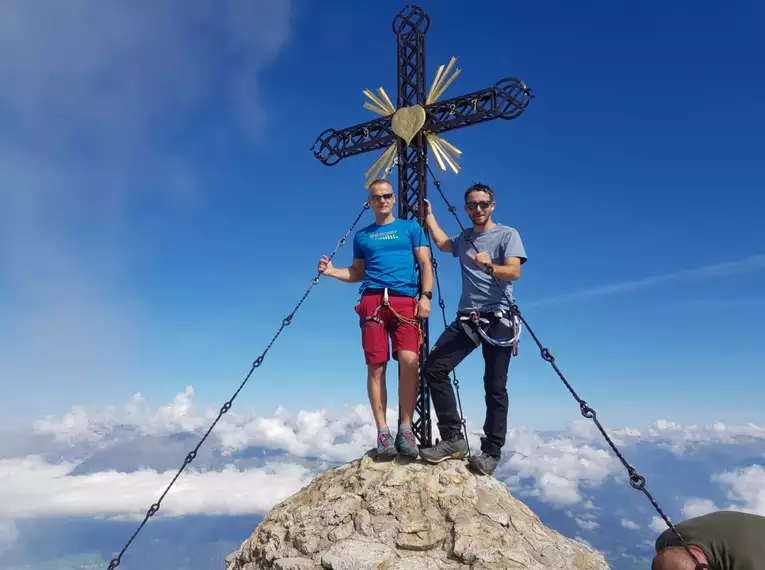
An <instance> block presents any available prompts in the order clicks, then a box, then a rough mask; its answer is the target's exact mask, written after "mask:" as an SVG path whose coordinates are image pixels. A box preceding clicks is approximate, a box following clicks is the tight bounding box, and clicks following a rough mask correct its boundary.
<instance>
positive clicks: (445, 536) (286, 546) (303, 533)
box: [226, 455, 609, 570]
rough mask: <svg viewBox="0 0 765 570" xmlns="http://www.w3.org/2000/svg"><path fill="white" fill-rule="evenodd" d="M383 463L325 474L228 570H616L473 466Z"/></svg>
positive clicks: (361, 462)
mask: <svg viewBox="0 0 765 570" xmlns="http://www.w3.org/2000/svg"><path fill="white" fill-rule="evenodd" d="M406 461H407V460H403V459H401V460H394V461H387V462H376V461H374V460H373V459H372V458H371V457H370V456H369V455H365V456H364V457H362V458H361V459H358V460H355V461H352V462H350V463H346V464H345V465H342V466H341V467H338V468H336V469H332V470H331V471H327V472H325V473H322V474H321V475H318V476H317V477H316V478H315V479H314V480H313V481H312V482H311V483H310V484H309V485H307V486H306V487H304V488H303V489H301V490H300V491H299V492H298V493H296V494H295V495H293V496H292V497H290V498H288V499H287V500H285V501H283V502H281V503H279V504H278V505H276V506H274V508H273V509H272V510H271V511H270V512H269V513H268V515H267V516H266V517H265V519H264V520H263V522H262V523H261V524H260V525H259V526H258V528H257V529H256V530H255V532H254V533H253V534H252V536H250V537H249V538H248V539H247V540H245V541H244V543H242V545H241V546H240V547H239V549H238V550H236V551H234V552H232V553H231V554H230V555H229V556H227V557H226V570H322V569H329V570H457V569H470V570H500V569H523V570H543V569H544V570H548V569H550V570H553V569H554V570H609V567H608V565H607V564H606V561H605V559H604V558H603V555H602V554H600V553H599V552H596V551H594V550H592V549H591V548H589V547H588V546H586V545H585V544H583V543H580V542H578V541H575V540H572V539H570V538H567V537H565V536H563V535H561V534H560V533H558V532H556V531H554V530H552V529H550V528H548V527H546V526H545V525H543V524H542V523H541V521H540V520H539V518H538V517H537V516H536V515H535V514H534V513H533V512H532V511H531V510H530V509H529V508H528V507H527V506H526V505H525V504H523V503H522V502H521V501H519V500H518V499H516V498H515V497H513V496H512V495H511V494H510V492H509V490H508V488H507V486H506V485H504V484H503V483H501V482H499V481H497V480H496V479H495V478H493V477H486V476H482V475H477V474H474V473H473V472H472V471H471V470H470V469H469V468H468V467H467V465H466V463H465V462H464V461H455V460H450V461H445V462H443V463H441V464H439V465H428V464H425V463H422V462H421V461H419V460H418V461H413V462H406Z"/></svg>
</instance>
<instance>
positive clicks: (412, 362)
mask: <svg viewBox="0 0 765 570" xmlns="http://www.w3.org/2000/svg"><path fill="white" fill-rule="evenodd" d="M418 360H419V356H418V355H417V353H416V352H412V351H411V350H401V351H399V353H398V362H399V364H402V365H404V366H417V361H418Z"/></svg>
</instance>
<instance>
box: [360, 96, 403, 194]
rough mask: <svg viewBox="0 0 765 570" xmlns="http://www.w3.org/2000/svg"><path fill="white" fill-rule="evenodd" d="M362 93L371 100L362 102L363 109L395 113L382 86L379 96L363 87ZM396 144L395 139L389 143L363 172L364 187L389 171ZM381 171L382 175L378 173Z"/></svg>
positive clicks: (394, 155) (387, 114)
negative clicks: (365, 180)
mask: <svg viewBox="0 0 765 570" xmlns="http://www.w3.org/2000/svg"><path fill="white" fill-rule="evenodd" d="M363 93H364V95H366V96H367V97H368V98H369V99H370V100H371V101H372V102H371V103H370V102H369V101H366V102H365V103H364V108H365V109H368V110H370V111H372V112H373V113H377V114H378V115H382V116H383V117H387V116H389V115H394V114H395V113H396V108H395V107H394V106H393V103H391V100H390V97H388V94H387V93H386V92H385V89H383V88H382V87H378V88H377V94H378V96H379V97H376V96H375V94H374V93H372V91H370V90H369V89H364V91H363ZM397 144H398V142H397V141H396V142H393V143H391V145H390V146H389V147H388V148H387V149H385V152H383V153H382V154H381V155H380V158H378V159H377V160H376V161H375V163H374V164H373V165H372V166H370V167H369V169H368V170H367V171H366V172H365V173H364V176H366V178H367V182H366V184H364V188H369V185H370V184H371V183H372V181H373V180H377V179H378V178H383V179H384V178H385V177H386V176H387V175H388V174H389V173H390V171H391V170H392V169H393V161H394V160H395V158H396V146H397ZM381 171H382V175H380V172H381Z"/></svg>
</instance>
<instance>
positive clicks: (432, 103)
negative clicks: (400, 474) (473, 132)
mask: <svg viewBox="0 0 765 570" xmlns="http://www.w3.org/2000/svg"><path fill="white" fill-rule="evenodd" d="M429 27H430V18H429V17H428V15H427V14H426V13H425V11H424V10H423V9H422V8H420V7H419V6H416V5H407V6H405V7H404V8H403V9H402V10H401V11H400V12H399V13H398V14H397V15H396V17H395V18H394V20H393V33H394V34H395V35H396V38H397V40H396V43H397V62H398V63H397V67H398V98H397V106H396V107H394V106H393V104H392V103H391V101H390V99H389V97H388V95H387V94H386V93H385V91H384V90H383V89H382V88H379V89H378V90H377V94H376V95H375V94H374V93H372V92H371V91H370V90H368V89H367V90H365V91H364V92H363V93H364V95H366V96H367V97H368V98H369V99H370V101H371V103H370V102H365V103H364V108H366V109H368V110H370V111H373V112H375V113H377V114H379V115H381V117H379V118H376V119H373V120H371V121H367V122H365V123H360V124H358V125H355V126H352V127H347V128H344V129H327V130H325V131H323V132H322V133H321V134H320V135H319V136H318V137H317V139H316V142H315V143H314V145H313V147H312V148H311V150H312V151H313V153H314V156H316V158H318V159H319V160H320V161H321V162H322V163H323V164H325V165H327V166H333V165H335V164H337V163H338V162H340V161H341V160H342V159H344V158H347V157H349V156H354V155H357V154H363V153H367V152H372V151H376V150H380V149H386V150H385V152H383V153H382V155H381V156H380V157H379V158H378V160H377V161H376V162H375V163H374V164H373V165H372V166H371V167H370V168H369V169H368V170H367V171H366V177H367V183H366V185H365V186H368V185H369V184H370V182H371V181H372V180H374V179H375V178H378V177H383V178H384V177H385V175H387V173H388V172H390V170H391V169H392V168H393V166H394V164H398V217H399V218H401V219H416V220H417V221H418V222H419V223H420V224H421V225H423V226H424V219H423V216H422V212H423V208H422V207H421V206H422V201H423V199H425V198H427V163H426V160H427V150H428V148H430V150H431V151H432V153H433V156H434V157H435V159H436V162H437V163H438V165H439V167H440V168H441V170H445V169H446V167H447V166H448V167H449V168H451V169H452V170H453V171H454V172H455V173H458V172H459V166H458V164H457V161H456V156H458V155H460V154H461V151H460V150H459V149H457V148H455V147H454V146H453V145H451V144H450V143H448V142H447V141H445V140H444V139H443V138H442V137H441V136H439V134H440V133H445V132H447V131H452V130H455V129H460V128H462V127H467V126H469V125H475V124H477V123H482V122H484V121H490V120H493V119H505V120H510V119H517V118H518V117H520V116H521V115H522V114H523V112H524V111H525V110H526V107H527V106H528V104H529V103H530V101H531V99H532V98H533V95H531V90H530V89H529V88H528V87H527V86H526V85H525V83H524V82H523V81H521V80H520V79H517V78H515V77H507V78H504V79H501V80H500V81H498V82H497V83H495V84H494V85H493V86H492V87H488V88H485V89H481V90H480V91H474V92H472V93H468V94H466V95H460V96H457V97H453V98H451V99H446V100H444V101H440V102H439V101H438V99H439V98H440V96H441V95H442V94H443V93H444V91H445V90H446V88H447V87H448V86H449V85H450V84H451V83H452V82H453V81H454V79H455V78H456V77H457V76H458V75H459V73H460V71H461V70H460V69H457V70H455V71H454V72H453V73H452V68H453V66H454V63H455V61H456V59H455V58H452V59H451V60H450V62H449V64H448V65H447V66H446V68H445V69H444V66H443V65H441V66H440V67H439V68H438V71H437V73H436V76H435V78H434V79H433V82H432V83H431V86H430V90H426V86H425V34H426V32H427V31H428V28H429ZM450 73H452V75H451V76H450V75H449V74H450ZM381 172H382V173H383V175H382V176H380V173H381ZM422 329H423V336H424V338H423V344H422V345H421V347H420V363H421V364H422V363H423V362H425V359H426V358H427V356H428V346H429V344H430V343H429V335H428V319H425V320H424V321H423V323H422ZM412 429H413V431H414V433H415V436H416V437H417V439H418V441H419V444H420V446H423V447H430V446H431V445H432V425H431V419H430V388H429V386H428V385H427V381H426V380H425V378H424V376H423V374H422V367H420V372H419V390H418V394H417V404H416V407H415V419H414V424H413V426H412Z"/></svg>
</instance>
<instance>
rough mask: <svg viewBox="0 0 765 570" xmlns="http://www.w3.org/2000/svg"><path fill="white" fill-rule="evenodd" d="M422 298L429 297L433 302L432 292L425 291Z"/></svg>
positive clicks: (421, 295) (421, 294)
mask: <svg viewBox="0 0 765 570" xmlns="http://www.w3.org/2000/svg"><path fill="white" fill-rule="evenodd" d="M420 297H427V298H428V299H430V300H431V301H432V300H433V292H432V291H423V292H422V293H420Z"/></svg>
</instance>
